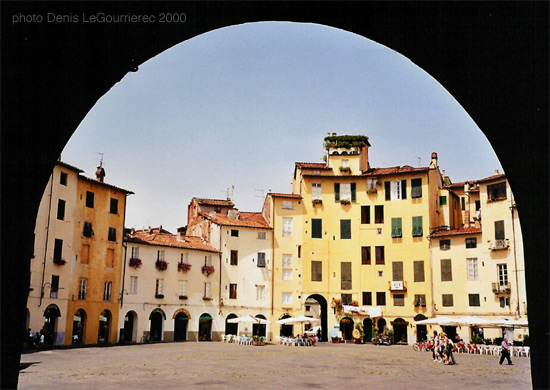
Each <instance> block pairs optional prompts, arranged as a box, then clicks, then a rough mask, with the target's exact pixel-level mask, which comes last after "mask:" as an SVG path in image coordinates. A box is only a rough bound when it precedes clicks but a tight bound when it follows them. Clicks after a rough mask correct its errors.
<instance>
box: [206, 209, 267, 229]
mask: <svg viewBox="0 0 550 390" xmlns="http://www.w3.org/2000/svg"><path fill="white" fill-rule="evenodd" d="M199 215H200V216H202V217H205V218H207V219H210V220H211V221H212V222H214V223H215V224H218V225H221V226H235V227H249V228H260V229H271V227H270V226H269V224H268V223H267V221H266V220H265V218H264V216H263V215H262V213H250V212H244V211H243V212H241V213H239V219H234V218H229V216H228V215H227V214H222V213H213V214H210V213H205V212H200V213H199Z"/></svg>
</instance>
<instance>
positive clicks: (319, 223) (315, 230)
mask: <svg viewBox="0 0 550 390" xmlns="http://www.w3.org/2000/svg"><path fill="white" fill-rule="evenodd" d="M311 238H323V220H322V219H320V218H313V219H312V220H311Z"/></svg>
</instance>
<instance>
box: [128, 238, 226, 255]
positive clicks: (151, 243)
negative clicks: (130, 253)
mask: <svg viewBox="0 0 550 390" xmlns="http://www.w3.org/2000/svg"><path fill="white" fill-rule="evenodd" d="M124 240H125V241H126V242H133V243H135V244H143V245H151V246H162V247H166V248H178V249H187V250H191V251H201V252H210V253H221V252H220V251H218V250H212V249H206V248H204V249H200V248H189V247H186V246H180V245H170V244H160V243H158V242H149V241H143V240H141V239H139V238H137V237H124Z"/></svg>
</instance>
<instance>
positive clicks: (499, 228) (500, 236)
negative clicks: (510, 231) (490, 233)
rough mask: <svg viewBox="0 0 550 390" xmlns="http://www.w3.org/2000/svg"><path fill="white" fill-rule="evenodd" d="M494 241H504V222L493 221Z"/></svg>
mask: <svg viewBox="0 0 550 390" xmlns="http://www.w3.org/2000/svg"><path fill="white" fill-rule="evenodd" d="M495 240H504V221H495Z"/></svg>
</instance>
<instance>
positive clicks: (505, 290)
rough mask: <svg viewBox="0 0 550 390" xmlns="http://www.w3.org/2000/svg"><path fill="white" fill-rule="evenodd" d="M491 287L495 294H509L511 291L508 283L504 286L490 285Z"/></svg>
mask: <svg viewBox="0 0 550 390" xmlns="http://www.w3.org/2000/svg"><path fill="white" fill-rule="evenodd" d="M492 286H493V292H494V293H495V294H510V292H511V291H512V286H511V284H510V282H508V283H505V284H500V283H492Z"/></svg>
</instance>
